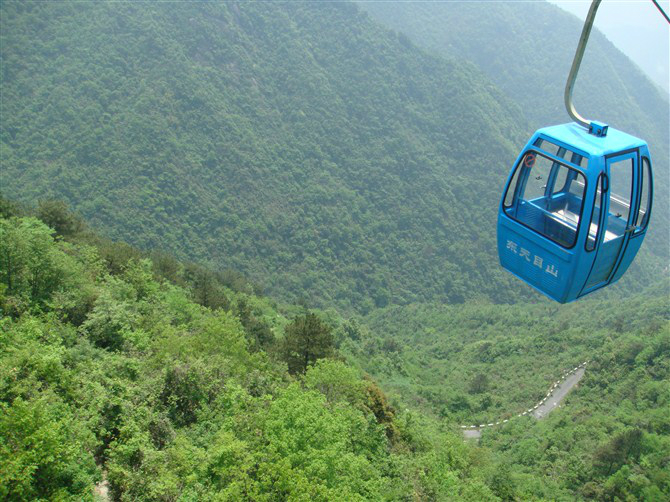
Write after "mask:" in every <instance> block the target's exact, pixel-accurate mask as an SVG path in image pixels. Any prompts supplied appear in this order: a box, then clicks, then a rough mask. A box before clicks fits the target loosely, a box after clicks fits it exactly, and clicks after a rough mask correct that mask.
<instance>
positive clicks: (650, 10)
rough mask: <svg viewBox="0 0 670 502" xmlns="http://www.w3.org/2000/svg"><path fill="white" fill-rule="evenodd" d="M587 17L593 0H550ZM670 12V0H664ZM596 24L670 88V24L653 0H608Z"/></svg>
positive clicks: (604, 3)
mask: <svg viewBox="0 0 670 502" xmlns="http://www.w3.org/2000/svg"><path fill="white" fill-rule="evenodd" d="M548 1H549V2H551V3H553V4H556V5H559V6H560V7H562V8H563V9H565V10H567V11H569V12H572V13H573V14H575V15H577V16H578V17H579V18H580V19H582V20H583V19H584V18H585V17H586V13H587V12H588V10H589V7H590V5H591V1H590V0H548ZM659 4H660V5H661V7H663V10H665V12H666V13H667V14H668V15H670V0H660V1H659ZM595 26H596V28H598V29H599V30H600V31H601V32H603V33H604V34H605V36H606V37H607V38H608V39H609V40H610V41H611V42H612V43H613V44H614V45H616V46H617V47H618V48H619V49H620V50H621V51H622V52H623V53H624V54H626V55H627V56H628V57H629V58H631V59H632V60H633V61H634V62H635V63H637V65H638V66H639V67H640V68H641V69H642V70H643V71H644V72H645V73H646V74H647V75H649V77H651V79H652V80H653V81H654V82H656V83H657V84H658V85H660V86H661V87H662V88H663V89H665V91H666V92H668V88H669V87H670V83H669V81H670V61H669V60H670V25H668V23H667V22H666V21H665V19H663V16H662V15H661V13H660V12H658V10H657V9H656V6H654V4H653V3H652V1H651V0H604V1H603V2H602V3H601V4H600V7H599V8H598V14H597V15H596V21H595Z"/></svg>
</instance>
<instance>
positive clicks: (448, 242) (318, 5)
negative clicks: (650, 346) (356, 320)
mask: <svg viewBox="0 0 670 502" xmlns="http://www.w3.org/2000/svg"><path fill="white" fill-rule="evenodd" d="M0 8H1V9H2V11H1V13H2V16H0V23H1V30H0V36H1V37H2V43H1V44H0V51H1V56H2V60H3V64H2V67H1V68H0V71H1V78H2V81H1V84H2V88H3V98H2V112H3V120H2V123H1V124H0V140H1V145H0V146H1V148H2V150H1V153H2V159H3V169H2V171H1V172H0V184H2V186H3V190H5V191H6V193H12V194H16V196H17V197H21V198H22V199H23V200H26V201H31V202H33V203H34V202H36V201H37V200H38V199H40V198H53V197H57V198H61V199H65V200H67V201H68V202H69V203H70V205H71V206H73V207H74V208H75V209H77V210H78V212H80V213H81V214H82V215H83V216H84V217H85V218H86V220H87V221H89V222H91V223H92V224H93V225H94V226H95V227H96V228H101V229H104V231H105V233H106V235H109V236H111V237H113V238H117V239H118V238H121V239H122V240H125V241H127V242H131V243H133V244H135V245H138V246H139V247H141V248H144V249H150V248H160V249H164V250H169V251H171V252H174V253H176V254H178V255H179V256H181V257H182V258H183V257H189V258H190V259H195V260H198V261H206V262H209V263H211V264H212V265H213V266H214V268H221V267H224V268H232V269H236V270H240V271H242V272H244V273H246V274H247V275H248V276H250V277H252V278H253V279H256V280H260V282H262V283H263V284H265V285H266V286H267V287H268V290H269V291H271V292H273V293H274V294H275V295H281V296H282V297H286V298H287V299H293V300H298V299H300V298H304V299H305V300H306V301H307V302H308V303H309V304H311V305H314V304H319V305H322V306H338V307H339V308H349V307H350V306H352V305H353V306H356V307H357V308H358V309H360V310H363V311H366V310H370V309H371V308H374V307H375V306H384V305H386V304H389V303H406V302H408V301H418V300H423V299H443V300H449V301H451V302H460V301H463V300H464V299H466V298H473V297H481V298H493V299H495V300H496V301H505V302H507V301H511V300H512V299H514V298H518V297H519V295H520V294H523V295H525V296H526V297H531V296H534V294H533V293H531V292H529V291H524V290H519V289H518V288H516V287H515V288H511V287H508V285H509V284H510V283H512V281H511V279H510V278H509V277H508V276H507V275H506V274H503V273H502V272H501V271H500V270H498V268H497V267H494V266H493V263H495V261H496V258H495V256H494V254H493V250H494V228H495V227H494V224H495V223H494V222H495V210H496V209H495V208H496V204H497V201H498V198H499V192H500V189H501V185H502V183H503V180H504V177H505V175H506V173H507V166H508V165H509V163H510V162H512V160H513V159H514V156H515V154H516V152H515V151H514V147H513V145H515V144H517V143H518V142H519V141H522V138H523V135H522V134H521V133H520V131H521V128H520V127H519V125H518V124H519V122H521V121H522V119H521V116H520V114H519V113H518V110H517V108H516V107H515V106H514V105H513V104H511V103H510V102H509V101H508V100H506V99H505V98H504V96H503V95H502V93H500V92H498V91H497V90H496V89H495V87H494V86H493V85H491V83H490V82H489V81H488V80H487V79H485V78H484V77H483V76H482V74H481V73H480V72H478V71H477V70H476V69H475V68H474V67H472V66H471V65H467V64H461V63H458V62H456V61H446V60H441V59H439V58H436V57H431V56H428V55H426V54H425V53H423V52H422V51H420V50H419V49H417V48H415V47H413V46H412V45H411V44H407V43H405V42H404V41H403V39H402V38H398V37H397V36H396V35H394V34H393V33H391V32H389V31H388V30H386V29H384V28H382V27H380V26H378V25H376V24H375V23H374V22H372V21H371V20H370V19H369V18H368V17H367V15H365V14H364V13H362V12H360V11H359V9H358V8H357V7H356V6H355V5H354V4H348V3H346V2H345V3H340V2H335V3H332V2H287V3H281V2H260V3H259V2H241V3H237V2H219V3H206V2H192V3H181V4H179V5H178V6H177V5H176V4H171V3H165V2H163V3H155V4H152V5H151V6H148V5H147V4H133V3H105V2H86V3H84V4H82V3H67V2H52V3H47V2H40V3H25V2H11V1H10V2H2V4H1V5H0ZM472 204H475V207H471V206H472ZM466 208H467V209H466ZM519 291H521V293H519Z"/></svg>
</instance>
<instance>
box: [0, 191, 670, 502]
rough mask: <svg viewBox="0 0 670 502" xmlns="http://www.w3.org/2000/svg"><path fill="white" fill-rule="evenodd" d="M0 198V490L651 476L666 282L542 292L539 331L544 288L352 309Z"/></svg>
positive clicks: (611, 493)
mask: <svg viewBox="0 0 670 502" xmlns="http://www.w3.org/2000/svg"><path fill="white" fill-rule="evenodd" d="M2 212H3V214H2V216H3V218H2V219H1V220H0V259H1V260H2V269H1V272H0V285H1V286H0V288H1V289H0V291H1V296H0V309H2V312H3V318H2V321H1V324H0V408H2V413H1V414H0V496H2V498H3V499H5V500H94V488H95V486H96V485H97V486H99V485H100V483H101V482H102V481H103V479H104V480H105V481H106V483H107V486H108V487H109V496H111V497H112V498H113V499H114V500H308V499H312V500H347V501H348V500H471V501H480V500H520V499H534V500H538V499H540V500H541V499H546V500H559V499H560V500H573V499H574V498H582V497H583V498H588V499H591V498H594V499H607V500H628V499H631V498H632V499H640V500H658V501H661V500H665V499H667V497H668V495H670V475H668V469H667V467H668V456H667V452H668V448H670V413H669V412H670V388H669V387H668V385H667V382H668V378H670V329H669V328H670V312H669V307H668V304H667V301H666V300H665V299H667V290H665V291H647V292H645V294H644V295H640V297H639V298H636V299H634V300H631V301H630V303H628V304H627V307H626V310H623V311H622V310H621V309H620V308H618V309H617V308H614V307H613V306H612V305H609V306H608V305H606V304H602V303H600V302H585V303H584V304H580V305H579V307H578V310H584V311H587V310H588V311H589V312H591V311H593V310H594V309H593V307H594V306H598V307H599V308H597V309H596V310H598V311H599V312H601V316H600V317H599V318H588V317H584V316H579V313H572V314H563V313H561V314H560V315H557V316H556V318H555V319H554V322H553V323H552V324H551V325H549V326H547V327H546V328H544V336H539V335H538V331H540V330H538V323H539V322H540V321H539V320H538V319H547V318H549V317H551V312H543V311H542V309H546V308H547V307H542V308H536V307H522V306H515V307H513V308H512V311H510V307H504V306H499V305H490V306H488V307H480V308H475V307H474V306H472V307H469V308H468V310H467V311H463V310H461V311H460V312H450V307H443V308H442V309H440V308H439V307H435V308H432V309H431V308H427V307H423V308H419V307H402V308H400V307H399V308H397V309H394V311H393V312H389V313H384V312H379V313H378V314H376V315H374V316H371V317H370V318H368V319H365V320H363V321H362V320H360V319H345V318H342V317H340V316H338V315H336V314H335V313H334V312H333V311H327V312H322V311H309V310H308V309H307V308H306V307H304V306H291V305H278V304H277V303H276V302H275V301H273V300H271V299H270V298H267V297H263V296H257V295H255V294H254V293H253V288H252V286H251V285H250V284H249V283H248V282H246V281H245V280H244V278H243V277H241V276H239V275H237V276H234V277H233V276H231V275H230V274H229V275H227V276H223V275H217V274H213V273H212V272H210V271H208V270H206V269H203V268H202V267H198V266H197V265H193V264H188V263H186V264H184V263H180V262H177V261H175V260H171V259H169V257H167V256H160V255H154V256H153V257H152V256H150V255H147V254H145V253H142V252H140V251H138V250H136V249H134V248H132V247H130V246H128V245H126V244H123V243H117V242H112V241H109V240H107V239H104V238H101V237H99V236H97V235H95V234H94V233H92V232H91V231H90V230H88V229H87V228H86V226H85V225H84V224H82V222H81V221H80V220H78V219H77V218H76V217H75V216H73V215H72V214H70V213H68V212H66V211H65V210H64V207H63V205H62V204H55V203H50V204H42V205H41V206H40V207H39V208H38V209H37V210H34V211H32V213H33V214H34V215H30V214H26V213H25V212H24V211H19V210H17V208H16V206H15V205H13V204H11V203H8V202H7V201H4V202H3V204H2ZM36 216H37V217H36ZM40 218H41V219H40ZM46 223H49V224H51V225H53V227H55V228H58V229H59V230H58V231H56V230H54V228H50V227H49V226H47V224H46ZM231 277H233V278H234V280H232V281H231ZM659 287H660V286H659ZM650 297H651V298H654V297H656V298H659V299H658V300H651V301H650V300H649V298H650ZM550 308H551V309H553V310H554V311H555V307H550ZM579 318H581V319H582V321H581V322H578V323H575V322H574V320H575V319H579ZM415 323H416V324H419V325H420V327H419V326H415ZM566 323H570V326H569V329H567V330H566V329H561V328H565V324H566ZM394 326H396V329H395V330H394V329H393V327H394ZM397 326H403V328H400V329H399V328H397ZM436 326H439V327H440V329H443V330H446V331H447V332H450V333H451V336H450V337H447V338H445V337H437V336H435V331H436ZM407 333H416V334H417V336H416V337H414V338H413V339H412V340H407V339H406V338H404V336H405V335H406V334H407ZM510 333H514V335H515V336H514V337H510V336H509V334H510ZM552 333H553V334H552ZM409 342H411V343H412V345H406V343H409ZM440 344H442V347H440ZM519 347H524V348H527V347H531V348H532V350H519ZM440 351H442V352H446V353H447V355H446V356H445V355H444V354H441V353H440ZM558 351H560V352H561V357H560V358H558V359H551V358H550V355H554V354H555V353H556V352H558ZM585 353H588V354H589V355H590V357H591V358H592V362H591V365H590V367H589V372H588V376H587V377H586V378H585V380H584V383H583V384H582V385H581V386H580V387H579V388H578V390H577V391H576V392H575V393H574V394H573V395H572V396H571V397H570V399H569V405H568V406H566V407H564V408H560V409H558V410H556V411H555V412H553V413H552V414H551V415H550V417H549V418H548V419H546V420H543V421H536V420H535V419H532V418H529V417H523V418H518V419H514V420H510V422H509V423H508V424H506V425H505V426H504V427H500V428H499V429H498V428H497V429H491V430H488V431H485V433H484V435H483V437H482V440H481V444H479V445H478V444H476V443H466V442H464V441H463V439H462V438H461V436H460V431H459V424H460V423H462V422H463V421H464V420H469V421H472V420H473V419H480V418H481V417H483V416H487V417H490V416H492V415H496V416H503V415H504V413H506V412H507V410H516V409H518V408H519V407H523V406H526V405H527V403H528V402H530V401H531V400H532V399H533V398H535V397H537V394H538V392H541V390H540V389H543V388H545V387H546V385H547V383H548V382H551V381H552V380H553V379H555V377H556V375H557V374H558V373H559V371H560V369H562V368H565V367H566V365H572V364H575V362H576V361H579V358H580V357H583V355H584V354H585ZM427 368H430V371H427ZM477 372H485V374H486V375H487V381H488V383H484V384H482V385H480V386H479V387H478V388H475V387H474V386H473V385H472V380H474V379H476V376H477ZM519 381H522V382H524V383H525V385H524V386H522V387H518V385H516V382H519ZM445 382H448V383H449V385H448V387H446V388H445ZM380 384H381V388H388V389H390V392H389V394H388V395H387V394H386V393H385V392H384V391H382V390H381V388H380ZM431 410H432V412H431Z"/></svg>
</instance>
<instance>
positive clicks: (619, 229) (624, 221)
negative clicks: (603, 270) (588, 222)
mask: <svg viewBox="0 0 670 502" xmlns="http://www.w3.org/2000/svg"><path fill="white" fill-rule="evenodd" d="M632 190H633V159H624V160H619V161H616V162H612V163H611V164H610V190H609V192H610V209H609V214H608V215H607V233H606V234H605V242H607V241H609V240H612V239H615V238H617V237H620V236H622V235H623V234H624V232H625V231H626V227H627V225H628V217H629V216H630V200H631V194H632Z"/></svg>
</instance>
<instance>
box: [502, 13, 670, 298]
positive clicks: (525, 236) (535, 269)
mask: <svg viewBox="0 0 670 502" xmlns="http://www.w3.org/2000/svg"><path fill="white" fill-rule="evenodd" d="M652 1H653V2H654V4H655V5H656V7H658V9H659V11H660V12H661V13H662V14H663V16H664V17H665V18H666V20H668V22H669V23H670V18H668V17H667V15H666V14H665V12H664V11H663V9H661V8H660V6H659V5H658V3H657V2H656V1H655V0H652ZM600 2H601V0H593V2H592V3H591V8H590V9H589V13H588V15H587V18H586V21H585V23H584V29H583V30H582V34H581V37H580V40H579V44H578V46H577V51H576V52H575V58H574V60H573V63H572V68H571V70H570V75H569V76H568V81H567V84H566V87H565V106H566V109H567V111H568V114H569V115H570V117H571V118H572V119H573V120H574V122H573V123H569V124H563V125H558V126H553V127H547V128H544V129H540V130H538V131H536V132H535V134H534V135H533V137H532V138H531V139H530V141H529V142H528V144H527V145H526V147H525V148H524V149H523V150H522V151H521V154H520V155H519V157H518V158H517V160H516V163H515V166H514V168H513V169H512V172H511V173H510V175H509V178H508V180H507V184H506V187H505V190H504V192H503V196H502V199H501V201H500V207H499V211H498V256H499V258H500V264H501V265H502V266H503V268H505V269H506V270H508V271H509V272H511V273H512V274H514V275H515V276H517V277H518V278H519V279H521V280H523V281H525V282H526V283H528V284H530V285H531V286H533V287H534V288H535V289H537V290H539V291H541V292H542V293H544V294H545V295H547V296H548V297H549V298H552V299H554V300H556V301H558V302H560V303H567V302H570V301H573V300H575V299H577V298H579V297H581V296H584V295H586V294H588V293H591V292H592V291H595V290H597V289H599V288H602V287H605V286H607V285H609V284H612V283H614V282H616V281H617V280H619V279H620V278H621V276H622V275H623V274H624V273H625V272H626V270H627V269H628V267H629V265H630V264H631V262H632V261H633V259H634V258H635V255H636V254H637V252H638V250H639V249H640V246H641V245H642V241H643V240H644V236H645V233H646V231H647V226H648V224H649V217H650V215H651V203H652V195H653V191H652V171H651V156H650V155H649V148H648V146H647V143H645V142H644V141H643V140H641V139H638V138H635V137H633V136H631V135H629V134H626V133H624V132H621V131H618V130H616V129H613V128H609V127H608V126H607V125H606V124H603V123H600V122H597V121H588V120H586V119H584V118H583V117H582V116H580V115H579V114H578V113H577V111H576V110H575V107H574V106H573V103H572V91H573V88H574V84H575V80H576V78H577V73H578V72H579V66H580V65H581V61H582V58H583V56H584V50H585V48H586V43H587V41H588V38H589V35H590V32H591V27H592V26H593V20H594V19H595V15H596V11H597V9H598V6H599V4H600Z"/></svg>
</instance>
